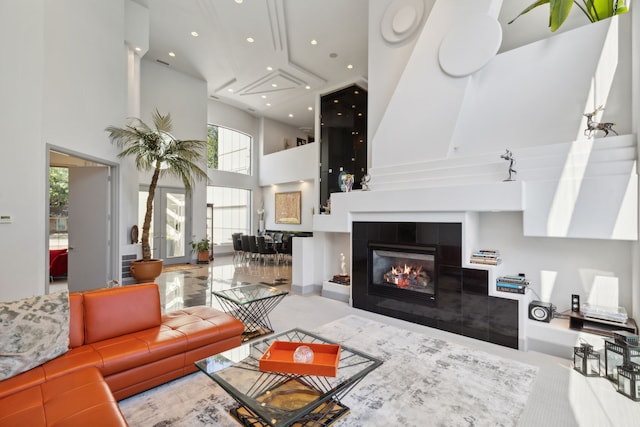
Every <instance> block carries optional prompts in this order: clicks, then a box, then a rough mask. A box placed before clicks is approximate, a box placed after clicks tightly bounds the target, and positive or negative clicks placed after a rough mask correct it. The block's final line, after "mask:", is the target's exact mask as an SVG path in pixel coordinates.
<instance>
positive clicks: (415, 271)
mask: <svg viewBox="0 0 640 427" xmlns="http://www.w3.org/2000/svg"><path fill="white" fill-rule="evenodd" d="M421 272H422V266H418V267H417V268H416V267H414V266H412V265H407V264H405V265H404V267H403V266H401V265H399V266H397V267H391V271H390V272H389V273H388V274H386V275H385V279H386V280H387V281H391V282H392V283H393V284H395V285H396V286H398V287H400V288H408V287H411V286H412V282H415V279H416V278H417V277H418V276H420V273H421Z"/></svg>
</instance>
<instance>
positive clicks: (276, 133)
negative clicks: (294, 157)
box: [262, 118, 309, 154]
mask: <svg viewBox="0 0 640 427" xmlns="http://www.w3.org/2000/svg"><path fill="white" fill-rule="evenodd" d="M262 129H263V141H264V143H263V144H264V145H263V154H271V153H275V152H277V151H281V150H284V149H285V148H293V147H296V144H297V138H301V139H304V140H305V141H307V142H308V140H309V136H308V135H307V134H305V133H304V132H302V131H301V130H300V129H298V128H296V127H293V126H289V125H287V124H284V123H282V122H277V121H275V120H271V119H267V118H264V119H263V128H262ZM285 142H286V143H288V144H289V145H288V146H286V143H285Z"/></svg>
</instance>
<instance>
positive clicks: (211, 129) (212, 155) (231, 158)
mask: <svg viewBox="0 0 640 427" xmlns="http://www.w3.org/2000/svg"><path fill="white" fill-rule="evenodd" d="M207 139H208V153H207V166H208V167H209V168H210V169H218V170H221V171H227V172H235V173H241V174H244V175H251V137H250V136H249V135H247V134H244V133H241V132H237V131H235V130H232V129H227V128H224V127H221V126H216V125H209V126H208V138H207Z"/></svg>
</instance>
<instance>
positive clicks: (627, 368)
mask: <svg viewBox="0 0 640 427" xmlns="http://www.w3.org/2000/svg"><path fill="white" fill-rule="evenodd" d="M617 371H618V392H619V393H621V394H623V395H625V396H627V397H628V398H629V399H631V400H635V401H636V402H638V401H640V365H637V364H635V363H630V364H628V365H622V366H618V369H617Z"/></svg>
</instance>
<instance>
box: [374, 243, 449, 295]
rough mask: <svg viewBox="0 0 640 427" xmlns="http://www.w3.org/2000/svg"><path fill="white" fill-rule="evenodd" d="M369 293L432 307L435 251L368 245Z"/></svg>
mask: <svg viewBox="0 0 640 427" xmlns="http://www.w3.org/2000/svg"><path fill="white" fill-rule="evenodd" d="M368 246H369V251H368V252H369V261H368V263H367V264H368V266H369V278H370V279H369V293H370V294H372V295H379V296H386V297H389V298H395V299H400V300H415V299H419V300H423V301H425V302H431V303H435V300H436V271H437V267H436V262H437V248H436V247H435V246H425V245H415V244H414V245H399V244H390V243H369V245H368Z"/></svg>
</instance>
